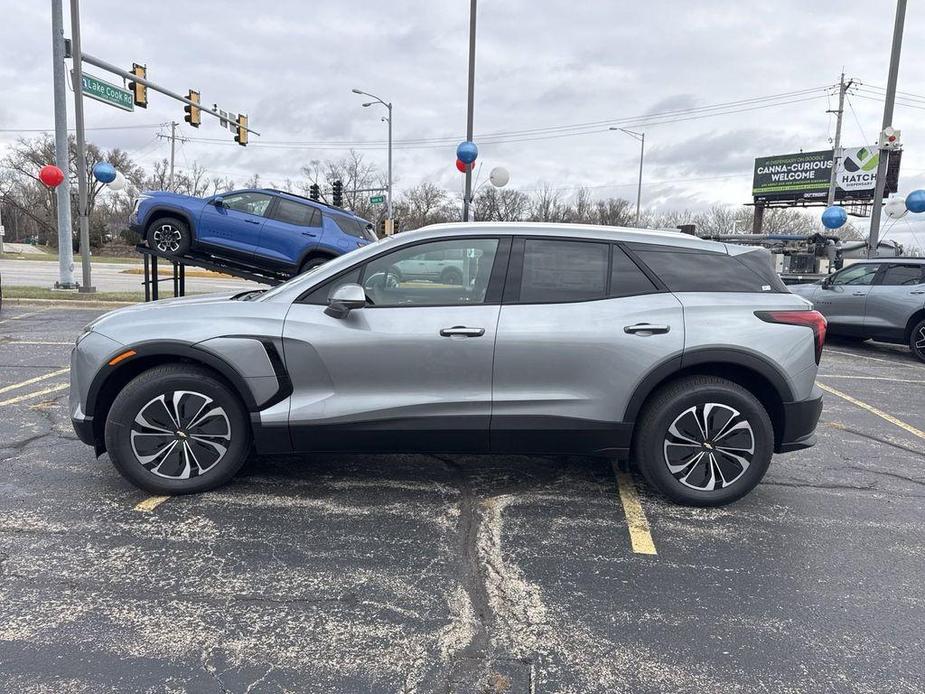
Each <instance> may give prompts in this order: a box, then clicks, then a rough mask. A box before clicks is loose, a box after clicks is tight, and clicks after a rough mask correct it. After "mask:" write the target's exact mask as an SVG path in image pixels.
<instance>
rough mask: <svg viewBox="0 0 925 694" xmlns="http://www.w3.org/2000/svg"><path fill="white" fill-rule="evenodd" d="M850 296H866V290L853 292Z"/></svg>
mask: <svg viewBox="0 0 925 694" xmlns="http://www.w3.org/2000/svg"><path fill="white" fill-rule="evenodd" d="M851 296H867V292H854V293H853V294H852V295H851Z"/></svg>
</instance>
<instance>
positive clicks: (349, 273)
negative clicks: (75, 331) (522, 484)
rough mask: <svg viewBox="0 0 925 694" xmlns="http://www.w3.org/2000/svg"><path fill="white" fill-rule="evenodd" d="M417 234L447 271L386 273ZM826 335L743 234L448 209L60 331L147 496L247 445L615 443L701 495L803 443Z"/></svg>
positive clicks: (751, 479)
mask: <svg viewBox="0 0 925 694" xmlns="http://www.w3.org/2000/svg"><path fill="white" fill-rule="evenodd" d="M435 253H440V254H444V256H446V257H454V256H455V257H457V258H460V259H461V260H460V265H459V271H460V275H461V277H460V281H459V282H458V283H443V282H419V281H401V280H400V279H399V278H400V275H401V273H400V272H398V271H396V268H400V267H403V266H407V265H408V264H409V263H411V262H414V261H416V260H418V259H422V258H428V257H431V254H435ZM824 338H825V319H824V318H823V317H822V316H821V315H820V314H819V313H817V312H815V311H813V310H812V309H811V306H810V305H809V302H807V301H806V300H805V299H801V298H799V297H796V296H794V295H792V294H791V293H790V292H788V291H787V288H786V287H785V286H784V285H783V284H782V283H781V282H780V280H779V279H778V278H777V276H776V275H775V274H774V273H773V272H772V271H771V265H770V261H769V257H768V255H767V253H766V252H765V251H763V250H761V249H754V248H745V247H739V246H732V245H726V244H722V243H715V242H710V241H703V240H701V239H697V238H695V237H692V236H687V235H684V234H678V233H672V232H646V231H638V230H630V229H615V228H602V227H590V226H587V227H583V226H569V225H539V224H514V225H504V224H458V225H454V224H451V225H442V226H434V227H428V228H425V229H421V230H419V231H416V232H410V233H405V234H401V235H400V236H397V237H392V238H387V239H383V240H381V241H379V242H377V243H375V244H372V245H370V246H367V247H365V248H362V249H358V250H356V251H353V252H351V253H349V254H347V255H344V256H342V257H340V258H337V259H335V260H332V261H331V262H329V263H327V264H326V265H324V266H322V267H320V268H317V269H315V270H313V271H311V272H308V273H306V274H303V275H301V276H299V277H296V278H295V279H293V280H291V281H289V282H287V283H286V284H283V285H280V286H278V287H275V288H274V289H271V290H269V291H265V292H248V293H244V294H238V295H236V296H203V297H191V298H186V299H177V300H166V301H160V302H157V303H154V304H146V305H138V306H133V307H129V308H124V309H120V310H118V311H113V312H112V313H108V314H106V315H105V316H103V317H102V318H100V319H98V320H97V321H95V322H93V323H91V324H90V325H89V326H87V328H86V331H85V332H84V333H83V335H81V336H80V337H79V338H78V341H77V346H76V347H75V349H74V351H73V356H72V368H71V403H70V407H71V415H72V419H73V424H74V428H75V429H76V431H77V433H78V435H79V437H80V438H81V440H83V441H84V442H86V443H87V444H90V445H92V446H94V447H95V449H96V452H97V454H100V453H102V452H103V451H108V452H109V456H110V458H111V459H112V462H113V463H114V464H115V466H116V467H117V468H118V470H119V471H120V472H121V473H122V474H123V475H125V476H126V477H127V478H128V479H129V480H130V481H132V482H133V483H135V484H136V485H138V486H139V487H142V488H144V489H146V490H149V491H151V492H154V493H158V494H181V493H188V492H197V491H202V490H205V489H210V488H213V487H215V486H217V485H219V484H222V483H224V482H226V481H228V480H229V479H230V478H231V477H232V476H233V475H234V474H235V473H236V472H237V471H238V469H239V468H240V467H241V465H242V464H243V462H244V460H245V458H246V457H247V455H248V453H249V452H250V450H251V449H252V447H253V448H255V449H256V451H257V452H258V453H260V454H272V453H292V452H320V451H356V452H359V451H367V452H398V451H400V452H415V451H420V452H450V453H460V452H466V453H497V454H505V453H527V454H529V453H537V454H539V453H543V454H591V455H603V456H609V457H617V458H619V457H623V458H624V459H625V458H626V457H627V456H629V458H630V460H631V462H632V463H634V464H635V465H637V466H638V467H639V468H640V469H641V471H642V472H643V473H644V475H645V476H646V478H647V479H648V480H649V482H650V483H651V484H652V485H653V486H654V487H656V488H657V489H658V490H660V491H661V492H662V493H664V494H665V495H666V496H668V497H670V498H671V499H673V500H675V501H677V502H681V503H687V504H696V505H718V504H724V503H728V502H731V501H734V500H735V499H738V498H739V497H741V496H743V495H744V494H746V493H747V492H749V491H750V490H751V489H752V488H753V487H754V486H755V485H756V484H758V482H759V481H760V480H761V478H762V477H763V475H764V473H765V471H766V470H767V467H768V464H769V463H770V460H771V455H772V453H773V452H784V451H792V450H796V449H799V448H805V447H807V446H811V445H812V444H813V443H814V441H815V437H814V433H813V432H814V429H815V426H816V422H817V420H818V418H819V413H820V411H821V408H822V397H821V392H820V390H819V389H818V388H817V387H816V386H815V383H814V381H815V377H816V369H817V365H818V363H819V356H820V353H821V350H822V344H823V340H824Z"/></svg>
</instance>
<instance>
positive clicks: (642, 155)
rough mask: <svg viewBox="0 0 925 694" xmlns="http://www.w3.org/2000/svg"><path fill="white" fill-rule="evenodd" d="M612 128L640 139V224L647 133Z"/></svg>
mask: <svg viewBox="0 0 925 694" xmlns="http://www.w3.org/2000/svg"><path fill="white" fill-rule="evenodd" d="M611 130H619V131H620V132H621V133H626V134H627V135H629V136H630V137H632V138H633V139H635V140H638V141H639V186H638V188H637V189H636V226H637V227H638V226H639V214H640V212H641V210H642V161H643V159H644V158H645V154H646V134H645V133H637V132H636V131H634V130H627V129H626V128H615V127H613V128H611Z"/></svg>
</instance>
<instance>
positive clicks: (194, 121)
mask: <svg viewBox="0 0 925 694" xmlns="http://www.w3.org/2000/svg"><path fill="white" fill-rule="evenodd" d="M186 98H187V99H189V100H190V101H194V102H195V103H196V106H190V105H189V104H187V105H186V106H184V107H183V110H184V111H186V115H185V116H183V120H185V121H186V122H187V123H189V124H190V125H192V126H193V127H194V128H198V127H199V124H200V123H201V122H202V109H200V108H199V92H197V91H194V90H192V89H190V90H189V92H187V94H186Z"/></svg>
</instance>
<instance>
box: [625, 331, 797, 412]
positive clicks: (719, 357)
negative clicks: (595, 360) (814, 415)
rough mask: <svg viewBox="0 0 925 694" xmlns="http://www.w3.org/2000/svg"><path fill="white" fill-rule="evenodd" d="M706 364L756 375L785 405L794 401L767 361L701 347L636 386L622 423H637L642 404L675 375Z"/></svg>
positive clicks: (670, 359)
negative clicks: (739, 369) (731, 366)
mask: <svg viewBox="0 0 925 694" xmlns="http://www.w3.org/2000/svg"><path fill="white" fill-rule="evenodd" d="M703 364H734V365H736V366H740V367H742V368H745V369H749V370H751V371H754V372H755V373H757V374H759V375H760V376H762V377H763V378H764V379H765V380H767V381H768V383H770V384H771V386H772V387H773V388H774V390H775V392H776V393H777V396H778V397H779V398H780V401H781V402H782V403H788V402H792V401H793V400H794V393H793V388H792V387H791V385H790V382H789V381H788V380H787V377H786V376H785V375H784V374H783V373H781V371H780V370H779V369H778V368H777V367H776V366H774V365H773V364H772V363H771V362H770V361H768V360H767V359H766V358H765V357H763V356H761V355H759V354H757V353H755V352H751V351H749V350H745V349H730V348H728V347H702V348H698V349H692V350H686V351H685V352H684V353H683V354H680V353H679V354H675V355H673V356H671V357H668V358H667V359H665V360H664V361H662V362H661V363H659V364H658V365H657V366H656V367H655V368H654V369H652V370H651V371H650V372H649V373H648V374H647V375H646V376H645V377H644V378H643V379H642V381H640V382H639V384H638V385H637V386H636V389H635V390H634V391H633V395H632V396H631V397H630V400H629V403H628V404H627V406H626V412H625V413H624V415H623V421H625V422H635V421H636V419H637V417H638V416H639V412H640V410H641V409H642V406H643V404H644V403H645V401H646V400H647V399H648V397H649V396H650V395H651V394H652V393H653V392H654V391H655V389H656V388H657V387H658V386H659V385H660V384H661V383H663V382H664V381H665V380H666V379H668V378H670V377H671V376H672V375H674V374H676V373H680V372H681V371H683V370H685V369H688V368H691V367H696V366H699V365H703Z"/></svg>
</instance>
